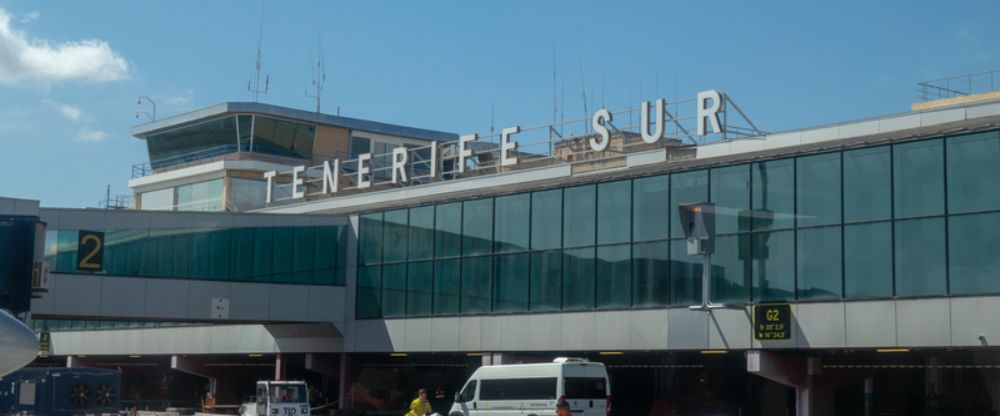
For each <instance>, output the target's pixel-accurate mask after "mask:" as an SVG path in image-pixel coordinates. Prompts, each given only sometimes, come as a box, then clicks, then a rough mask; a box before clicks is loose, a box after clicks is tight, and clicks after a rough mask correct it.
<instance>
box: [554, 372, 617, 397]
mask: <svg viewBox="0 0 1000 416" xmlns="http://www.w3.org/2000/svg"><path fill="white" fill-rule="evenodd" d="M563 383H564V384H565V390H566V398H567V399H604V398H605V397H607V395H608V393H607V388H606V383H605V380H604V379H603V378H600V377H566V379H565V381H564V382H563Z"/></svg>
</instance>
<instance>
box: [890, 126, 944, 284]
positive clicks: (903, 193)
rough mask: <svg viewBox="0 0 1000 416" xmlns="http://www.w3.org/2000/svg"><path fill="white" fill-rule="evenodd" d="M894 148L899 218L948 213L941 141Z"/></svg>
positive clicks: (895, 188)
mask: <svg viewBox="0 0 1000 416" xmlns="http://www.w3.org/2000/svg"><path fill="white" fill-rule="evenodd" d="M892 149H893V153H892V158H893V170H894V172H893V175H894V176H893V178H894V181H895V182H894V185H895V186H894V188H893V189H894V191H895V193H894V198H895V206H894V209H895V213H896V218H909V217H921V216H926V215H939V214H942V213H944V151H943V146H942V144H941V140H925V141H920V142H914V143H906V144H899V145H895V146H893V148H892ZM897 271H898V269H897Z"/></svg>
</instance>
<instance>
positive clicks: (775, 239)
mask: <svg viewBox="0 0 1000 416" xmlns="http://www.w3.org/2000/svg"><path fill="white" fill-rule="evenodd" d="M750 244H751V246H750V251H751V252H752V254H753V265H752V267H753V300H754V301H772V300H791V299H794V298H795V255H794V253H795V234H794V233H793V232H792V231H780V232H770V233H756V234H753V236H752V237H751V239H750Z"/></svg>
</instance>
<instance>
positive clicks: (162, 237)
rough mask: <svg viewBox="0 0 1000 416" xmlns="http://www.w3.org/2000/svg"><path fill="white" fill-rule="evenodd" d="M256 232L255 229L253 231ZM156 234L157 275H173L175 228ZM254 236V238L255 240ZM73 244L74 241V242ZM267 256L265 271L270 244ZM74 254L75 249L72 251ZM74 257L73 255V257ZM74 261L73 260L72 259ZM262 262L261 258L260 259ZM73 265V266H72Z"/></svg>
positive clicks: (255, 264)
mask: <svg viewBox="0 0 1000 416" xmlns="http://www.w3.org/2000/svg"><path fill="white" fill-rule="evenodd" d="M255 232H256V231H255ZM153 234H156V235H157V237H156V240H157V243H156V245H157V247H156V262H157V264H159V267H157V274H156V275H155V276H157V277H173V276H174V236H175V235H176V234H177V230H150V235H153ZM256 238H257V237H256V236H254V240H255V241H256ZM74 244H75V243H74ZM267 249H268V251H267V256H266V257H265V259H264V260H267V262H268V263H267V272H268V273H270V272H271V263H270V261H271V257H270V254H271V251H270V249H271V246H267ZM257 250H258V248H257V246H256V244H255V245H254V248H253V252H254V254H256V252H257ZM73 254H74V256H75V254H76V253H75V251H74V253H73ZM74 259H75V257H74ZM74 261H75V260H74ZM261 262H263V260H262V261H261ZM257 266H258V263H257V258H256V256H254V270H256V269H257ZM74 267H75V266H74ZM250 276H251V277H250V280H251V281H253V280H257V279H258V277H257V276H256V275H255V274H254V273H253V272H252V273H251V275H250Z"/></svg>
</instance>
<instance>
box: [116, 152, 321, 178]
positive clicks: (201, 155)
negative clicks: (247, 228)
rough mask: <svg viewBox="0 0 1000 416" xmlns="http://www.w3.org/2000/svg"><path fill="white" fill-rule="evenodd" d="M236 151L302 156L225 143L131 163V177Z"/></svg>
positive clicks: (261, 154) (314, 156)
mask: <svg viewBox="0 0 1000 416" xmlns="http://www.w3.org/2000/svg"><path fill="white" fill-rule="evenodd" d="M238 153H246V154H252V155H255V156H261V157H265V158H266V157H275V158H285V159H296V160H302V157H300V156H298V155H297V154H295V153H294V152H292V151H289V150H287V149H283V148H279V147H275V146H268V145H264V144H259V143H255V144H254V145H253V146H250V145H249V143H247V144H243V145H241V146H237V145H235V144H227V145H222V146H215V147H210V148H207V149H201V150H196V151H194V152H188V153H183V154H178V155H174V156H170V157H166V158H160V159H156V160H152V161H149V162H144V163H137V164H134V165H132V179H135V178H141V177H144V176H149V175H152V174H153V173H154V171H159V170H163V169H170V168H180V167H184V166H189V165H191V164H195V163H194V162H200V163H204V161H206V160H208V159H215V158H220V157H224V156H227V155H232V154H238ZM316 157H317V156H316V155H313V159H316ZM338 157H339V155H338Z"/></svg>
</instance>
